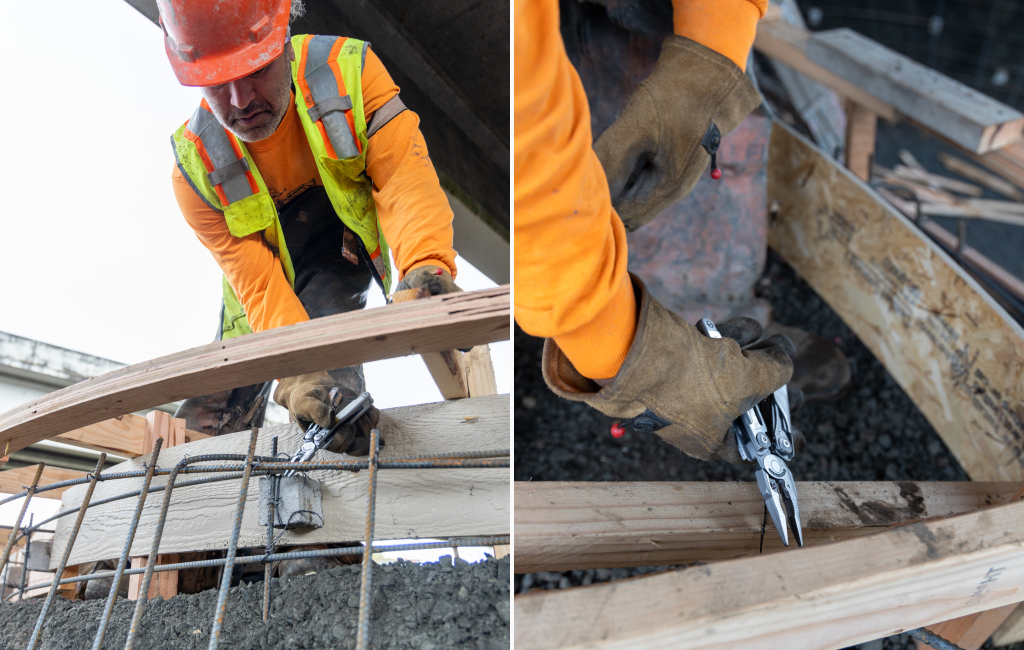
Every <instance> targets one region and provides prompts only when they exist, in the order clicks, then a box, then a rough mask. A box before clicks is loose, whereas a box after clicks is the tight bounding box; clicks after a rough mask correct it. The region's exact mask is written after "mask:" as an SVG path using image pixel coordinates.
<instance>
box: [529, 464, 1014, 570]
mask: <svg viewBox="0 0 1024 650" xmlns="http://www.w3.org/2000/svg"><path fill="white" fill-rule="evenodd" d="M1016 488H1017V484H1016V483H1012V482H1001V483H974V482H964V483H956V482H944V483H914V482H909V481H908V482H901V483H888V482H879V483H857V482H848V483H818V482H800V483H798V484H797V489H798V490H799V495H800V515H801V521H802V524H803V532H804V542H805V544H806V545H807V546H815V545H819V544H824V543H829V542H834V541H837V540H840V539H847V538H851V537H857V536H862V535H867V534H870V533H876V532H879V531H881V530H885V529H886V528H889V527H892V526H894V525H898V524H901V523H909V522H912V521H917V520H921V519H930V518H935V517H946V516H950V515H955V514H963V513H966V512H971V511H974V510H977V509H979V508H983V507H985V506H988V505H993V504H1001V503H1006V502H1008V501H1009V499H1010V497H1011V496H1012V494H1013V493H1014V490H1016ZM515 495H516V502H515V512H514V516H515V527H514V530H515V544H516V573H529V572H533V571H568V570H573V569H593V568H604V567H619V566H657V565H665V564H681V563H685V562H706V561H711V560H721V559H726V558H735V557H741V556H745V555H756V554H758V548H759V544H760V538H761V535H760V530H761V523H762V521H763V512H764V511H763V508H764V501H763V500H762V499H761V495H760V493H759V492H758V490H757V485H756V484H755V483H753V482H751V483H669V482H658V483H605V482H600V483H597V482H582V483H577V482H544V481H531V482H521V481H520V482H516V483H515ZM785 550H786V548H785V547H784V546H783V545H782V541H781V540H780V539H779V536H778V535H777V534H776V532H775V529H774V527H773V526H772V524H770V523H769V524H768V526H767V528H766V529H765V536H764V552H766V553H769V552H776V551H785Z"/></svg>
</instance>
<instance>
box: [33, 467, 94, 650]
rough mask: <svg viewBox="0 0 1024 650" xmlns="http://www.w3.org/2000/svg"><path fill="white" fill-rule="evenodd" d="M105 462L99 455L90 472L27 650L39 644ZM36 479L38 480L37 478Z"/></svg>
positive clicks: (40, 472) (40, 471)
mask: <svg viewBox="0 0 1024 650" xmlns="http://www.w3.org/2000/svg"><path fill="white" fill-rule="evenodd" d="M106 462H107V455H106V454H105V453H101V454H100V457H99V460H98V461H97V462H96V469H94V470H93V471H92V480H91V481H89V489H88V490H86V492H85V498H83V499H82V506H81V507H80V508H79V509H78V518H77V519H76V520H75V525H74V526H73V527H72V528H71V535H70V536H69V537H68V543H67V546H65V547H64V554H63V555H62V556H61V558H60V564H58V565H57V571H56V573H54V578H53V584H52V585H50V591H49V592H48V593H47V594H46V602H44V603H43V609H42V611H40V612H39V619H38V620H37V621H36V627H35V629H34V630H32V638H31V639H29V642H28V650H33V648H35V647H36V643H38V642H39V635H40V634H41V633H42V631H43V620H44V619H46V613H47V612H48V611H50V604H51V603H53V596H54V594H56V593H57V588H58V587H59V586H60V579H61V577H63V575H64V568H65V567H66V566H67V564H68V557H70V555H71V549H72V548H73V547H74V545H75V539H76V538H77V537H78V531H79V530H80V529H81V528H82V521H83V520H84V519H85V512H86V510H88V509H89V500H90V499H92V493H93V490H95V489H96V483H97V481H98V479H99V475H100V470H102V469H103V465H104V463H106ZM42 472H43V470H42V465H40V468H39V471H38V472H37V474H42ZM36 478H37V480H38V476H37V477H36ZM30 491H31V490H30ZM22 571H23V572H24V569H22Z"/></svg>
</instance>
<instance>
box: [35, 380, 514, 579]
mask: <svg viewBox="0 0 1024 650" xmlns="http://www.w3.org/2000/svg"><path fill="white" fill-rule="evenodd" d="M509 426H510V417H509V399H508V396H507V395H495V396H491V397H470V398H467V399H462V400H453V401H450V402H439V403H436V404H423V405H419V406H408V407H402V408H396V409H386V410H383V411H381V416H380V430H381V435H382V437H383V439H384V440H385V443H386V444H385V447H384V449H383V451H382V454H381V457H382V459H387V458H392V457H396V456H405V455H411V454H424V455H429V454H438V453H447V452H452V451H473V450H498V449H508V445H509ZM302 433H303V432H302V431H301V430H300V429H299V427H298V426H296V425H293V424H289V425H279V426H274V427H265V428H263V429H261V430H260V433H259V442H258V445H257V452H256V453H257V454H261V455H269V454H270V440H271V438H272V437H273V436H275V435H277V436H280V439H279V447H278V448H279V449H280V450H281V451H284V452H286V453H290V452H291V451H292V450H294V449H298V447H299V443H300V439H301V437H302ZM249 435H250V434H249V432H248V431H243V432H239V433H233V434H228V435H224V436H217V437H215V438H209V439H207V440H201V441H198V442H192V443H188V444H186V445H179V446H177V447H171V448H169V449H166V450H164V451H162V452H161V453H160V459H159V465H160V467H172V466H173V465H174V464H175V463H176V462H177V461H178V460H180V459H181V458H182V457H183V456H184V455H186V454H188V455H190V456H195V455H197V454H206V453H236V454H245V453H246V451H247V449H248V446H249ZM147 458H148V456H143V457H140V458H137V459H134V460H131V461H128V462H125V463H121V464H120V465H117V466H116V467H113V468H111V469H109V470H107V471H108V472H122V471H126V470H132V469H141V468H142V463H143V462H144V461H146V460H147ZM339 458H344V457H343V456H340V455H337V454H332V453H330V452H319V453H318V455H317V459H339ZM309 476H310V477H311V478H315V479H317V480H320V481H322V486H321V489H322V493H323V508H324V512H325V515H327V516H326V517H325V519H326V521H325V522H324V526H323V528H318V529H316V530H311V531H306V532H301V531H299V532H297V531H286V532H285V533H284V535H283V537H282V538H281V539H280V542H279V543H280V544H286V545H288V544H319V543H325V542H337V541H344V540H358V539H360V537H361V536H362V535H363V534H364V533H365V530H364V526H365V519H366V472H359V473H355V474H352V473H347V472H327V471H313V472H310V473H309ZM192 477H193V478H194V477H195V475H192ZM153 481H154V484H161V483H166V477H162V476H158V477H154V479H153ZM510 481H511V479H510V470H508V469H505V468H501V469H423V470H412V469H401V470H399V469H392V470H381V472H380V474H379V476H378V484H377V514H376V528H375V531H376V535H377V538H378V539H404V538H409V537H431V536H441V537H449V536H475V535H489V534H497V535H503V534H508V532H509V528H510V522H511V516H510V515H511V513H510V506H509V499H510V487H511V485H510ZM141 483H142V479H141V478H138V479H125V480H119V481H110V482H101V483H99V484H98V485H97V486H96V491H95V493H94V495H93V499H94V500H99V499H102V498H104V497H106V496H111V495H115V494H121V493H123V492H125V491H129V490H132V489H138V487H139V485H141ZM238 487H239V481H238V479H233V480H231V481H227V482H223V483H210V484H206V485H197V486H192V487H187V488H181V489H176V490H175V491H174V497H173V499H172V501H171V510H170V513H169V514H168V518H167V522H166V526H165V528H164V536H163V539H162V542H161V544H160V552H161V553H178V552H182V553H183V552H189V551H201V550H210V549H217V548H226V547H227V544H228V540H229V538H230V535H231V529H232V527H233V525H234V514H233V513H234V509H235V504H236V502H237V500H238ZM257 490H258V480H257V479H253V481H252V483H251V484H250V488H249V498H248V500H247V504H246V508H245V514H244V516H243V519H242V532H241V537H240V538H239V546H242V547H247V546H259V547H262V546H263V545H264V544H265V543H266V540H265V535H266V528H265V527H263V526H260V525H259V520H258V512H257V510H258V508H257V507H256V506H255V505H254V504H255V503H257V502H258V499H257V498H256V496H255V495H256V494H257ZM84 492H85V490H84V489H77V490H69V491H68V492H67V493H66V494H65V495H64V500H63V504H62V510H66V509H68V508H77V504H78V503H80V501H81V498H82V496H83V495H84ZM161 502H162V499H161V498H152V497H151V498H150V499H148V500H147V501H146V507H145V511H144V513H143V515H142V519H141V523H140V525H139V531H138V534H137V535H136V538H135V543H134V545H133V547H132V550H131V553H132V555H143V554H148V553H149V549H150V545H151V544H152V535H153V531H154V528H155V525H156V519H157V516H158V514H159V511H160V506H161ZM135 505H136V502H135V500H134V499H124V500H121V501H116V502H113V503H110V504H107V505H102V506H97V507H95V508H90V509H89V512H88V514H87V515H86V517H85V521H84V523H83V525H82V529H81V531H80V532H79V535H78V540H77V541H76V543H75V546H74V549H73V550H72V552H71V559H70V562H72V563H82V562H91V561H94V560H101V559H108V558H112V557H117V556H119V555H120V553H121V550H122V546H123V545H124V535H125V533H126V532H127V529H128V524H129V523H130V521H131V517H132V514H133V512H134V509H135ZM60 521H61V524H60V525H58V527H57V532H56V533H55V536H54V549H55V550H54V551H53V557H59V556H60V554H61V553H62V552H63V548H64V545H65V544H66V543H67V537H68V533H69V529H70V527H71V525H72V524H73V523H74V522H73V521H70V520H69V519H68V518H66V517H65V518H62V519H61V520H60Z"/></svg>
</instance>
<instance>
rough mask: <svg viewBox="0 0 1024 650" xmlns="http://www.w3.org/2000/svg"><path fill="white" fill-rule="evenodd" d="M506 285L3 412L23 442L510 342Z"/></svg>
mask: <svg viewBox="0 0 1024 650" xmlns="http://www.w3.org/2000/svg"><path fill="white" fill-rule="evenodd" d="M510 324H511V312H510V303H509V287H508V286H503V287H497V288H494V289H485V290H482V291H467V292H464V293H456V294H448V295H444V296H435V297H433V298H428V299H426V300H416V301H413V302H410V303H405V304H400V305H389V306H387V307H382V308H378V309H368V310H365V311H360V312H350V313H346V314H338V315H336V316H327V317H325V318H317V319H314V320H311V321H307V322H305V323H299V324H296V325H290V326H288V327H279V328H276V329H273V330H270V331H267V332H259V333H256V334H250V335H246V336H240V337H238V338H236V339H232V340H230V341H220V342H216V343H211V344H209V345H205V346H202V347H198V348H193V349H191V350H186V351H184V352H179V353H176V354H172V355H169V356H166V357H161V358H160V359H155V360H153V361H147V362H144V363H139V364H135V365H132V366H128V367H126V368H121V369H119V370H116V371H114V372H109V373H106V374H104V375H100V376H99V377H94V378H92V379H89V380H86V381H83V382H79V383H77V384H74V385H72V386H69V387H67V388H64V389H62V390H59V391H56V392H53V393H50V394H48V395H46V396H43V397H40V398H39V399H37V400H34V401H32V402H28V403H27V404H25V405H23V406H20V407H18V408H15V409H12V410H11V411H8V412H7V413H4V414H2V415H0V446H3V445H6V444H7V443H8V442H9V443H10V449H11V450H12V451H13V450H17V449H22V448H24V447H27V446H28V445H30V444H32V443H34V442H38V441H39V440H44V439H46V438H50V437H53V436H56V435H59V434H61V433H64V432H67V431H71V430H73V429H77V428H80V427H83V426H86V425H89V424H93V423H95V422H99V421H102V420H106V419H108V418H111V417H118V416H120V415H124V414H125V413H130V412H132V411H137V410H140V409H144V408H149V407H152V406H156V405H159V404H166V403H168V402H173V401H177V400H179V399H184V398H187V397H194V396H196V395H205V394H208V393H211V392H214V391H217V390H223V389H225V388H228V387H233V386H244V385H247V384H253V383H256V382H261V381H267V380H270V379H274V378H277V377H287V376H291V375H295V374H301V373H304V372H311V371H315V370H319V369H323V368H340V367H343V366H350V365H355V364H358V363H364V362H367V361H376V360H378V359H388V358H392V357H399V356H403V355H408V354H420V353H422V352H436V351H439V350H447V349H451V348H456V347H469V346H473V345H481V344H484V343H492V342H494V341H500V340H507V339H508V338H509V331H510V330H509V327H510Z"/></svg>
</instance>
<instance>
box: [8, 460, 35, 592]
mask: <svg viewBox="0 0 1024 650" xmlns="http://www.w3.org/2000/svg"><path fill="white" fill-rule="evenodd" d="M43 467H45V464H44V463H39V467H37V468H36V475H35V478H33V479H32V485H30V486H29V488H28V494H26V495H25V503H23V504H21V512H19V513H18V518H17V519H16V520H15V521H14V528H13V529H11V536H10V537H9V538H8V539H7V544H6V545H5V546H4V554H3V557H0V572H2V571H3V570H4V567H5V566H7V559H8V558H10V556H11V549H12V548H13V547H14V540H15V539H16V538H17V537H18V528H20V527H21V520H22V519H24V517H25V511H26V510H28V502H29V501H31V500H32V495H33V494H35V492H36V488H37V487H38V486H39V479H40V478H41V477H42V476H43Z"/></svg>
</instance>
